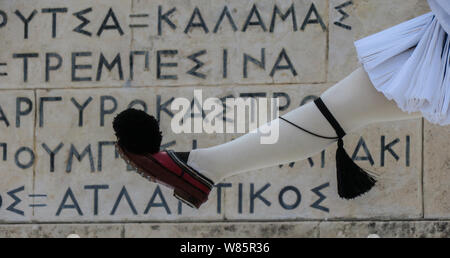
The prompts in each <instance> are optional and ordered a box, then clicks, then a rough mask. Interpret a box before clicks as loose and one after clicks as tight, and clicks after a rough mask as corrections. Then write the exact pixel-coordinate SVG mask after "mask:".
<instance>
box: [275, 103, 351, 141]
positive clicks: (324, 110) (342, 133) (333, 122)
mask: <svg viewBox="0 0 450 258" xmlns="http://www.w3.org/2000/svg"><path fill="white" fill-rule="evenodd" d="M314 103H315V104H316V106H317V108H318V109H319V110H320V112H321V113H322V115H323V116H324V117H325V118H326V119H327V120H328V123H330V125H331V126H332V127H333V128H334V130H335V131H336V134H337V135H338V136H337V137H328V136H323V135H319V134H316V133H313V132H311V131H309V130H306V129H305V128H302V127H300V126H298V125H296V124H294V123H292V122H291V121H289V120H286V119H285V118H283V117H281V116H280V119H281V120H283V121H285V122H286V123H289V124H291V125H292V126H295V127H297V128H298V129H300V130H302V131H305V132H307V133H309V134H311V135H314V136H316V137H319V138H323V139H328V140H338V139H342V138H343V137H344V136H345V135H346V133H345V131H344V129H342V127H341V125H340V124H339V123H338V121H337V120H336V118H334V116H333V115H332V114H331V112H330V110H329V109H328V108H327V106H326V105H325V103H323V101H322V99H321V98H318V99H316V100H314Z"/></svg>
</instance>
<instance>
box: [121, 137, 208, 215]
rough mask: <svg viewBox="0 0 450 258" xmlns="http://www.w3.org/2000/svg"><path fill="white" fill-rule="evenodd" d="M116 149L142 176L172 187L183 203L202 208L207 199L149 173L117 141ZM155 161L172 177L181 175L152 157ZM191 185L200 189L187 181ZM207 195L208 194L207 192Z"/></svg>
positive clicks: (175, 195)
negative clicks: (202, 198)
mask: <svg viewBox="0 0 450 258" xmlns="http://www.w3.org/2000/svg"><path fill="white" fill-rule="evenodd" d="M115 146H116V150H117V152H118V153H119V155H120V157H121V158H122V159H123V160H124V161H125V162H126V163H127V164H128V165H129V166H131V167H133V168H134V169H135V171H136V173H138V174H139V175H140V176H142V177H143V178H145V179H147V180H148V181H150V182H153V183H157V184H161V185H164V186H166V187H168V188H170V189H173V190H174V192H173V196H174V197H175V198H177V199H178V200H180V201H182V202H183V203H185V204H186V205H188V206H189V207H191V208H196V209H198V208H200V206H201V205H202V204H203V203H204V202H205V201H206V200H205V201H203V202H202V201H201V200H199V199H198V198H196V197H195V196H193V195H192V194H189V193H188V192H186V191H185V190H183V189H181V188H179V187H176V186H172V185H170V184H168V183H166V182H164V181H162V180H160V179H158V178H157V177H155V176H152V175H149V173H150V172H147V171H145V169H143V168H141V167H140V166H139V165H138V164H136V163H135V162H134V161H133V160H131V159H130V158H129V157H128V156H127V155H126V154H125V153H124V151H123V150H122V148H121V147H120V146H119V145H118V144H117V143H116V145H115ZM151 160H152V161H153V163H155V164H156V165H158V167H160V168H162V169H163V170H166V173H169V175H170V176H171V177H179V176H177V175H176V174H174V173H173V172H171V171H170V170H168V169H167V168H165V167H164V166H162V165H161V164H159V162H157V161H156V160H154V159H151ZM186 184H187V185H188V186H189V187H191V188H192V189H195V190H196V191H200V190H199V189H197V188H196V187H195V186H193V185H190V184H188V183H186ZM192 189H191V190H192ZM205 195H206V194H205ZM206 199H207V195H206Z"/></svg>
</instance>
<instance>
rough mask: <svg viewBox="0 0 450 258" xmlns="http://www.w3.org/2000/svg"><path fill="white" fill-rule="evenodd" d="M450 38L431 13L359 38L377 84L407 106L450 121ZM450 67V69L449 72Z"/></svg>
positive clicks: (366, 65)
mask: <svg viewBox="0 0 450 258" xmlns="http://www.w3.org/2000/svg"><path fill="white" fill-rule="evenodd" d="M449 46H450V39H449V38H448V35H447V33H446V32H445V30H444V29H443V28H442V26H441V25H440V24H439V22H438V20H437V19H436V17H435V15H433V13H427V14H424V15H422V16H419V17H416V18H414V19H412V20H409V21H406V22H404V23H401V24H399V25H396V26H394V27H391V28H389V29H387V30H384V31H381V32H379V33H376V34H373V35H371V36H368V37H366V38H363V39H361V40H358V41H356V42H355V47H356V51H357V53H358V59H359V61H360V62H361V64H362V65H363V67H364V69H365V70H366V72H367V73H368V75H369V78H370V80H371V81H372V83H373V85H374V86H375V88H376V89H377V90H378V91H380V92H382V93H383V94H384V95H385V96H386V97H387V98H388V99H389V100H394V101H395V102H396V103H397V105H398V106H399V108H401V109H402V110H403V111H404V112H408V113H412V112H418V111H420V112H422V114H423V116H424V117H425V118H426V119H427V120H428V121H430V122H431V123H434V124H440V125H448V124H450V112H449V103H450V73H449V72H450V67H449V65H450V62H449V58H450V56H449ZM447 71H449V72H447Z"/></svg>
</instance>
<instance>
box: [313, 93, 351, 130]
mask: <svg viewBox="0 0 450 258" xmlns="http://www.w3.org/2000/svg"><path fill="white" fill-rule="evenodd" d="M314 103H315V104H316V106H317V107H318V108H319V110H320V112H322V115H323V116H324V117H325V118H326V119H327V120H328V122H329V123H330V124H331V126H333V128H334V130H335V131H336V134H337V135H338V138H339V139H342V138H344V136H345V135H346V133H345V131H344V129H342V127H341V125H340V124H339V123H338V121H337V120H336V118H334V116H333V115H332V114H331V112H330V110H328V108H327V106H325V103H323V101H322V99H321V98H318V99H316V100H314Z"/></svg>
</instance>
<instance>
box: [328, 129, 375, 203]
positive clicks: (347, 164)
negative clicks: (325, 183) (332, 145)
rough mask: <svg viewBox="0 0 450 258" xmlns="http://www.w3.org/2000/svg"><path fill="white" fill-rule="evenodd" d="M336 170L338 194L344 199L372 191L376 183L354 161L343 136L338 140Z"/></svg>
mask: <svg viewBox="0 0 450 258" xmlns="http://www.w3.org/2000/svg"><path fill="white" fill-rule="evenodd" d="M336 172H337V186H338V194H339V196H340V197H341V198H344V199H354V198H356V197H358V196H361V195H363V194H365V193H367V192H368V191H370V189H372V187H373V186H374V185H375V183H376V180H375V178H373V177H372V176H371V175H369V174H368V173H367V172H366V171H365V170H363V169H362V168H360V167H359V166H358V165H356V163H355V162H353V160H352V158H350V156H349V155H348V154H347V152H346V151H345V149H344V141H343V140H342V138H340V139H339V140H338V149H337V151H336Z"/></svg>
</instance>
